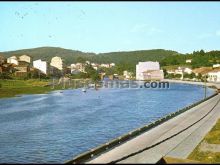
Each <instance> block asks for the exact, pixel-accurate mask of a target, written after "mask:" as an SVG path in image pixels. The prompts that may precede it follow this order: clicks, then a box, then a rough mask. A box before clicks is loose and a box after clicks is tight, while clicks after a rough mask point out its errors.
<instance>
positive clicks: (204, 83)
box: [204, 74, 207, 98]
mask: <svg viewBox="0 0 220 165" xmlns="http://www.w3.org/2000/svg"><path fill="white" fill-rule="evenodd" d="M206 77H207V74H205V83H204V84H205V86H204V89H205V98H206V95H207V88H206Z"/></svg>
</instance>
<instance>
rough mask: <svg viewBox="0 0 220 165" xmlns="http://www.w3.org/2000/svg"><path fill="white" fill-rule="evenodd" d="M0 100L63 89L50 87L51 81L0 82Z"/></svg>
mask: <svg viewBox="0 0 220 165" xmlns="http://www.w3.org/2000/svg"><path fill="white" fill-rule="evenodd" d="M0 84H1V87H0V98H8V97H15V96H17V95H22V94H42V93H48V92H50V91H53V90H60V89H62V88H61V87H56V88H54V89H52V88H51V86H49V85H48V84H49V80H37V79H30V80H0Z"/></svg>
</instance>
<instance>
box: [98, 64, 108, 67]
mask: <svg viewBox="0 0 220 165" xmlns="http://www.w3.org/2000/svg"><path fill="white" fill-rule="evenodd" d="M100 66H101V67H103V68H109V67H110V64H101V65H100Z"/></svg>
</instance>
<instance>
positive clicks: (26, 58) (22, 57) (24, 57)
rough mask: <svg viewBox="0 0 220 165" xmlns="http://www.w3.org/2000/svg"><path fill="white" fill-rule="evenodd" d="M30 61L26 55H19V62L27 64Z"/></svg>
mask: <svg viewBox="0 0 220 165" xmlns="http://www.w3.org/2000/svg"><path fill="white" fill-rule="evenodd" d="M31 60H32V58H31V57H30V56H28V55H21V56H20V57H19V61H24V62H27V63H31Z"/></svg>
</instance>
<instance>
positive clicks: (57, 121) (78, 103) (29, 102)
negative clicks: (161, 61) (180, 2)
mask: <svg viewBox="0 0 220 165" xmlns="http://www.w3.org/2000/svg"><path fill="white" fill-rule="evenodd" d="M212 92H213V90H211V89H209V90H208V95H210V94H211V93H212ZM203 97H204V89H203V88H202V87H201V86H192V85H187V84H171V85H170V89H167V90H164V89H161V90H160V89H100V90H98V91H96V90H93V89H89V90H87V92H86V93H84V92H82V91H81V89H74V90H65V91H63V93H60V92H59V91H54V92H51V93H50V94H40V95H24V96H22V97H15V98H10V99H1V100H0V128H1V129H0V163H63V162H64V161H66V160H69V159H71V158H72V157H73V156H76V155H77V154H79V153H81V152H84V151H86V150H88V149H90V148H93V147H96V146H97V145H100V144H102V143H104V142H106V141H108V140H111V139H113V138H115V137H117V136H120V135H122V134H124V133H127V132H128V131H130V130H133V129H135V128H137V127H140V126H142V125H144V124H147V123H149V122H151V121H153V120H156V119H157V118H158V117H162V116H164V115H166V114H168V113H170V112H174V111H176V110H177V109H180V108H183V107H185V106H186V105H189V104H192V103H194V102H196V101H198V100H200V99H202V98H203Z"/></svg>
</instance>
